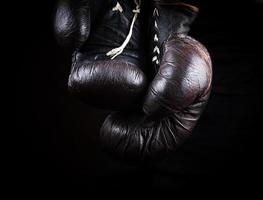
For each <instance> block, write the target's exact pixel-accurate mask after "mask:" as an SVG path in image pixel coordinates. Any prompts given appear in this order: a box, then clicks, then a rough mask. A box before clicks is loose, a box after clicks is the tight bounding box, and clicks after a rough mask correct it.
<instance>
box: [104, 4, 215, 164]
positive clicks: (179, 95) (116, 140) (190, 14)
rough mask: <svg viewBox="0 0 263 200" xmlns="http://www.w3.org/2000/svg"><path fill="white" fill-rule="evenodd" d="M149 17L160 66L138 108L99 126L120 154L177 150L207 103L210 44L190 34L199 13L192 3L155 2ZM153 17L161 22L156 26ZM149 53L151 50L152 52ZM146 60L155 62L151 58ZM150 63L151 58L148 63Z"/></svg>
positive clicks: (147, 155) (145, 154) (153, 66)
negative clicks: (205, 45) (191, 7)
mask: <svg viewBox="0 0 263 200" xmlns="http://www.w3.org/2000/svg"><path fill="white" fill-rule="evenodd" d="M156 7H157V8H158V11H159V12H158V13H159V14H158V16H155V17H154V16H153V15H150V18H152V20H153V21H154V22H153V23H152V21H151V20H150V35H151V36H153V35H155V34H157V35H158V36H159V40H158V42H157V43H154V45H153V40H152V39H151V37H150V41H149V46H150V47H151V50H150V51H152V49H154V47H155V46H157V47H158V48H159V49H160V54H159V58H158V59H160V64H157V65H156V64H152V63H151V64H149V65H148V67H150V68H151V69H152V71H154V72H153V73H154V74H155V76H154V78H153V80H152V81H151V83H150V85H149V87H148V89H147V92H146V95H145V99H144V103H143V108H142V110H141V111H139V112H135V113H134V112H133V113H114V114H112V115H110V116H109V117H108V118H107V119H106V120H105V122H104V124H103V126H102V128H101V139H102V142H103V144H105V145H106V146H108V147H109V149H111V150H112V151H113V152H115V153H117V154H118V155H120V156H121V157H133V158H140V159H147V158H153V157H163V156H164V155H167V154H168V153H170V152H174V151H175V150H176V149H177V148H178V147H179V146H180V145H181V144H182V143H183V142H184V141H185V140H186V139H187V138H188V137H189V136H190V135H191V133H192V131H193V129H194V127H195V125H196V123H197V121H198V119H199V117H200V116H201V113H202V111H203V109H204V107H205V105H206V103H207V101H208V97H209V94H210V90H211V81H212V64H211V60H210V56H209V53H208V52H207V50H206V48H205V47H204V46H203V45H202V44H200V43H199V42H198V41H196V40H194V39H193V38H191V37H189V36H187V32H188V31H189V29H190V24H191V23H192V21H193V19H194V18H195V16H196V12H194V11H193V10H192V9H191V11H190V10H189V6H188V5H185V4H183V5H178V4H173V5H171V4H161V2H160V1H158V2H156V5H154V6H153V10H154V9H155V8H156ZM155 21H156V22H157V24H158V25H159V26H158V28H156V26H155ZM150 55H151V56H153V54H151V53H150ZM151 56H150V57H149V58H148V59H149V60H151V58H152V57H151ZM149 63H150V62H149Z"/></svg>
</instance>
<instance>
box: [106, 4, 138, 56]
mask: <svg viewBox="0 0 263 200" xmlns="http://www.w3.org/2000/svg"><path fill="white" fill-rule="evenodd" d="M134 2H135V4H136V9H135V10H133V11H132V12H133V13H134V16H133V19H132V23H131V26H130V30H129V34H128V35H127V37H126V39H125V41H124V42H123V44H122V45H121V46H120V47H117V48H114V49H112V50H111V51H109V52H108V53H107V54H106V55H107V56H109V57H111V59H112V60H113V59H114V58H116V57H117V56H118V55H120V54H121V53H122V52H123V50H124V49H125V47H126V46H127V44H128V43H129V41H130V39H131V37H132V32H133V27H134V24H135V22H136V19H137V17H138V15H139V13H140V11H141V10H140V6H141V0H138V1H137V0H134ZM112 10H113V11H119V12H122V11H123V9H122V7H121V5H120V4H119V2H117V4H116V6H115V7H114V8H113V9H112Z"/></svg>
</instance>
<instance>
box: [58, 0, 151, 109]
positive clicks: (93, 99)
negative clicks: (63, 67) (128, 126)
mask: <svg viewBox="0 0 263 200" xmlns="http://www.w3.org/2000/svg"><path fill="white" fill-rule="evenodd" d="M65 2H66V3H67V4H66V3H65ZM65 2H64V4H59V5H60V6H59V8H58V9H57V12H56V13H63V14H57V15H56V20H55V21H56V23H55V24H60V25H57V26H56V27H60V26H62V25H61V24H63V23H65V21H66V22H67V23H66V24H68V25H69V26H68V27H66V28H64V29H63V31H55V33H56V34H57V35H58V36H59V38H62V39H63V40H64V41H65V42H67V41H68V40H70V41H71V40H74V41H77V42H78V44H80V43H81V45H76V47H78V48H77V49H76V50H75V52H74V53H73V59H72V69H71V73H70V76H69V82H68V86H69V90H70V92H71V93H72V94H73V95H75V96H76V97H78V98H80V99H81V100H83V101H84V102H85V103H88V104H90V105H93V106H96V107H99V108H104V109H108V110H127V109H132V108H133V107H136V106H138V104H139V102H140V101H142V98H143V96H144V94H145V91H146V89H147V88H146V87H147V84H148V81H147V77H146V75H145V74H144V72H143V70H144V65H145V61H144V60H145V51H143V48H142V47H143V46H144V45H142V43H143V40H144V36H145V33H143V28H142V24H141V16H140V15H139V17H138V18H137V20H136V22H135V25H134V28H133V34H132V37H131V39H130V41H129V43H128V45H127V46H126V48H125V49H124V51H123V53H122V54H121V55H119V56H117V57H116V58H115V59H114V60H111V58H110V57H108V56H106V53H107V52H109V51H110V50H112V49H113V48H116V47H119V46H121V45H122V43H123V42H124V40H125V39H126V37H127V34H128V32H129V29H130V24H131V21H132V18H133V16H134V13H133V10H134V9H135V7H136V5H135V3H134V1H133V0H128V1H127V0H126V1H125V0H120V1H118V2H119V3H120V4H121V6H122V7H123V12H122V13H120V12H119V11H113V10H112V8H113V7H115V5H116V2H117V1H115V0H107V1H102V0H99V1H88V0H86V1H71V4H73V3H75V4H77V5H74V6H71V7H70V5H71V4H70V5H69V3H68V2H69V1H67V0H66V1H65ZM76 2H77V3H76ZM65 5H67V6H66V8H67V9H65V8H64V7H65ZM79 5H81V6H79ZM76 7H77V8H78V9H76ZM82 13H85V14H86V15H88V13H91V14H90V16H92V19H91V18H88V17H86V18H81V19H80V16H82ZM57 18H59V19H57ZM60 18H61V19H60ZM83 19H85V20H83ZM58 29H59V28H56V29H55V30H58ZM81 31H83V33H82V32H81Z"/></svg>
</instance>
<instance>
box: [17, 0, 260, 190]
mask: <svg viewBox="0 0 263 200" xmlns="http://www.w3.org/2000/svg"><path fill="white" fill-rule="evenodd" d="M200 8H201V10H200V15H199V17H198V19H197V20H196V22H195V23H194V25H193V28H192V30H191V32H190V35H192V36H194V37H195V38H196V39H198V40H199V41H201V42H202V43H203V44H205V46H206V47H207V48H208V50H209V52H210V53H211V57H212V61H213V67H214V80H213V90H212V94H211V98H210V101H209V103H208V105H207V107H206V110H205V112H204V114H203V115H202V118H201V119H200V122H199V124H198V126H197V127H196V129H195V132H194V134H193V136H192V137H191V138H190V139H189V140H188V141H187V142H186V143H185V145H184V146H182V148H180V149H179V150H178V151H177V152H176V153H175V154H174V155H172V156H170V157H169V158H167V159H165V160H163V161H159V162H155V163H147V164H134V163H126V162H123V161H121V160H117V159H115V158H112V157H110V156H109V155H108V154H107V153H105V152H103V151H102V149H101V147H100V144H99V141H98V132H99V128H100V126H101V124H102V122H103V120H104V118H105V116H107V112H106V111H102V110H97V109H94V108H92V107H89V106H87V105H85V104H82V103H80V102H78V101H77V100H75V99H74V98H73V97H71V96H69V94H68V92H67V77H68V74H69V70H70V62H71V52H70V51H69V50H65V49H63V48H61V47H59V46H58V45H57V43H56V41H55V39H54V36H53V32H52V13H53V9H54V2H53V1H41V2H39V1H33V2H27V4H26V5H25V4H24V5H23V7H21V10H22V11H23V15H21V19H22V17H23V20H21V21H23V22H25V23H21V24H18V26H19V31H20V32H21V33H22V34H21V35H20V36H21V38H22V42H23V43H24V44H23V49H22V55H23V63H22V66H20V67H19V70H18V73H17V80H18V81H17V103H16V110H17V124H16V126H17V127H18V129H19V133H20V136H21V140H20V141H19V143H20V145H21V146H20V145H19V147H20V148H19V150H18V152H17V155H18V157H19V159H18V162H17V165H16V166H15V171H16V172H18V175H17V177H16V178H17V180H16V181H15V182H16V184H17V185H19V187H20V188H23V192H25V193H27V192H28V193H31V192H32V191H41V192H43V193H46V192H49V191H58V190H59V188H62V189H63V192H64V193H66V192H68V190H67V189H69V188H71V189H72V188H76V186H77V187H78V188H80V189H83V190H84V191H85V192H97V193H98V194H100V193H101V192H102V191H103V192H104V191H111V192H114V193H115V192H119V191H127V192H131V191H132V193H137V192H148V193H151V194H153V193H154V192H157V191H165V192H173V193H175V194H176V193H179V192H181V191H193V190H194V191H200V192H202V193H206V192H208V191H211V190H212V191H215V192H218V193H224V192H226V191H227V192H229V191H232V192H235V191H236V192H238V193H242V192H246V191H249V192H251V193H252V192H253V193H254V192H257V191H258V190H259V188H260V184H258V181H260V178H259V174H260V173H261V168H260V167H259V166H260V165H259V164H260V161H261V159H262V156H260V153H259V150H260V149H261V142H260V140H259V136H260V135H261V133H262V131H261V129H260V128H261V127H262V125H261V123H262V122H261V115H260V113H261V111H262V106H261V102H260V94H261V91H262V67H263V65H262V61H261V60H262V58H261V54H262V49H261V47H262V45H261V44H262V36H263V32H262V30H261V29H262V25H263V4H261V3H259V1H258V2H256V1H253V0H251V1H217V2H215V1H202V2H201V4H200ZM40 194H41V193H40Z"/></svg>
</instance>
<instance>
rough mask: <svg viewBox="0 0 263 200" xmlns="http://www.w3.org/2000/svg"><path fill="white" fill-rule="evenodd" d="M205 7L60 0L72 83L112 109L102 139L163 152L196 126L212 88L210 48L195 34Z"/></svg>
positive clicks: (119, 147)
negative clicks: (196, 22)
mask: <svg viewBox="0 0 263 200" xmlns="http://www.w3.org/2000/svg"><path fill="white" fill-rule="evenodd" d="M197 13H198V8H197V7H195V6H192V5H189V4H186V3H184V2H181V1H177V0H118V1H117V0H60V1H58V3H57V7H56V12H55V20H54V29H55V35H56V38H57V40H58V41H59V42H60V43H61V44H63V45H67V46H70V47H71V48H74V53H73V58H72V68H71V73H70V76H69V81H68V87H69V91H70V92H71V93H72V94H73V95H75V96H76V97H78V98H79V99H81V100H82V101H84V102H86V103H88V104H90V105H93V106H96V107H98V108H103V109H107V110H111V111H112V113H111V114H110V115H109V116H108V117H107V118H106V119H105V121H104V123H103V125H102V127H101V131H100V138H101V141H102V144H103V145H104V146H105V147H107V148H108V149H109V150H111V151H112V152H114V153H116V154H117V155H120V156H122V157H128V158H130V157H133V158H139V159H145V158H154V157H160V156H161V157H162V156H164V155H167V154H168V153H169V152H174V150H176V149H177V148H178V147H179V146H180V145H181V144H182V143H183V142H184V141H185V140H186V139H187V138H188V137H189V136H190V135H191V133H192V132H193V129H194V127H195V125H196V123H197V121H198V119H199V117H200V116H201V113H202V111H203V109H204V107H205V105H206V103H207V101H208V98H209V94H210V91H211V81H212V65H211V60H210V56H209V53H208V52H207V50H206V48H205V47H204V46H203V45H202V44H200V43H199V42H198V41H196V40H195V39H193V38H192V37H190V36H188V35H187V34H188V31H189V30H190V25H191V23H192V22H193V21H194V19H195V18H196V15H197Z"/></svg>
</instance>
